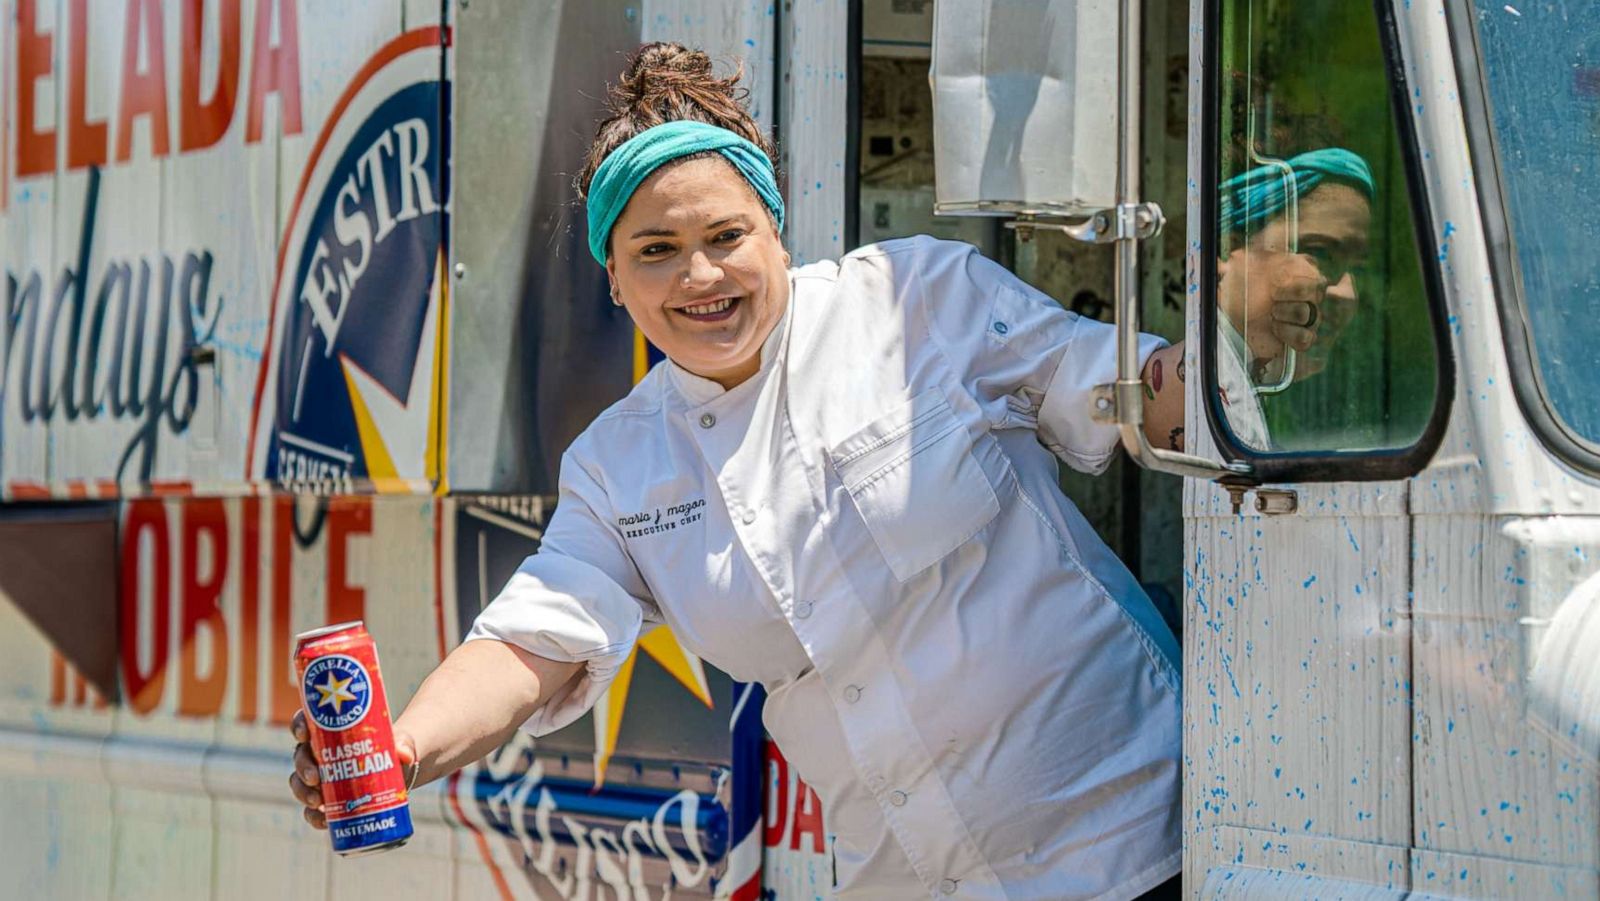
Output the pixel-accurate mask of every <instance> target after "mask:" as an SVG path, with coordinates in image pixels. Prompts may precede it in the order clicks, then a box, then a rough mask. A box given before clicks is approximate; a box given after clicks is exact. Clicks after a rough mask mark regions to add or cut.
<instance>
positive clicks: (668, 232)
mask: <svg viewBox="0 0 1600 901" xmlns="http://www.w3.org/2000/svg"><path fill="white" fill-rule="evenodd" d="M677 234H678V233H677V232H675V231H673V230H672V229H670V228H641V229H639V230H638V231H636V232H634V233H633V234H631V235H629V236H628V240H629V241H632V240H633V239H634V238H672V237H676V236H677Z"/></svg>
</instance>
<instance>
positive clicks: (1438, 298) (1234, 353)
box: [1184, 0, 1456, 897]
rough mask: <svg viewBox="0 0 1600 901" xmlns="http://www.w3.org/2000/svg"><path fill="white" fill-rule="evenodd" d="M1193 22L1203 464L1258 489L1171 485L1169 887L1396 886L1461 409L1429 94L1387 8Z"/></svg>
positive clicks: (1198, 423)
mask: <svg viewBox="0 0 1600 901" xmlns="http://www.w3.org/2000/svg"><path fill="white" fill-rule="evenodd" d="M1195 8H1196V10H1197V12H1198V21H1197V23H1196V24H1197V25H1199V26H1200V28H1198V29H1196V30H1195V32H1194V35H1195V38H1194V44H1193V55H1192V57H1191V74H1192V79H1191V90H1192V97H1193V98H1194V105H1193V107H1192V109H1195V110H1196V111H1197V112H1198V115H1197V116H1195V118H1194V120H1193V121H1192V123H1191V127H1192V130H1191V136H1192V144H1193V147H1194V152H1195V157H1194V158H1193V161H1192V168H1191V182H1190V184H1191V195H1190V204H1189V211H1190V227H1189V239H1190V240H1189V246H1190V248H1191V257H1190V266H1189V271H1190V272H1191V273H1192V279H1193V281H1192V282H1191V285H1190V288H1191V292H1192V294H1191V296H1193V297H1195V298H1197V301H1196V303H1195V304H1192V305H1191V307H1190V311H1191V317H1192V322H1191V326H1190V333H1189V338H1190V341H1191V345H1190V346H1191V348H1192V352H1191V356H1190V361H1191V362H1190V371H1191V372H1194V371H1198V373H1199V377H1198V378H1194V377H1191V378H1190V379H1189V382H1188V383H1189V385H1190V391H1189V397H1190V403H1191V409H1190V422H1189V425H1190V434H1192V435H1195V436H1196V439H1197V440H1196V441H1195V442H1194V443H1193V444H1192V445H1191V449H1192V450H1194V451H1195V452H1197V453H1199V454H1202V455H1207V456H1213V457H1220V458H1222V459H1226V460H1229V461H1233V462H1236V463H1245V464H1247V465H1248V466H1249V467H1250V469H1251V471H1252V474H1251V476H1250V479H1251V480H1252V481H1254V482H1256V483H1258V485H1259V487H1257V488H1256V490H1255V491H1254V493H1253V495H1252V494H1247V493H1245V492H1244V491H1242V490H1241V486H1239V485H1236V486H1235V487H1234V489H1233V490H1232V491H1231V492H1230V491H1229V490H1227V489H1225V488H1224V487H1223V486H1219V485H1217V484H1215V483H1205V482H1200V481H1191V482H1189V483H1188V489H1187V491H1186V495H1185V505H1184V520H1185V530H1184V531H1185V535H1184V538H1185V540H1184V546H1185V567H1184V569H1185V575H1184V578H1185V592H1184V614H1185V629H1184V669H1185V696H1184V728H1185V732H1184V759H1185V789H1184V792H1185V798H1184V801H1185V811H1184V813H1185V823H1186V834H1185V849H1186V853H1185V870H1184V881H1185V885H1186V888H1187V889H1188V891H1189V892H1190V893H1191V894H1193V893H1196V892H1198V893H1199V894H1200V895H1202V896H1205V897H1221V896H1233V895H1238V894H1245V893H1249V892H1257V893H1264V894H1261V896H1263V897H1265V896H1278V895H1281V894H1292V895H1295V896H1305V897H1333V896H1336V895H1340V894H1344V895H1346V896H1348V894H1349V889H1347V888H1345V886H1346V885H1361V886H1364V887H1366V888H1364V889H1362V890H1363V891H1364V892H1370V894H1366V893H1364V894H1362V895H1361V896H1362V897H1403V896H1404V894H1405V892H1406V891H1408V890H1409V889H1410V888H1411V887H1412V885H1413V876H1414V874H1412V872H1411V847H1412V846H1413V844H1414V843H1416V842H1418V841H1419V837H1423V836H1427V835H1429V834H1431V832H1432V831H1433V830H1434V828H1435V826H1434V824H1433V823H1431V822H1426V821H1425V820H1426V819H1427V818H1428V817H1431V813H1426V812H1425V811H1427V810H1428V808H1427V807H1426V806H1425V805H1422V804H1421V803H1420V802H1419V801H1418V800H1417V797H1416V796H1417V777H1416V769H1417V763H1416V760H1417V751H1416V746H1415V745H1414V744H1413V739H1414V733H1415V732H1416V731H1417V730H1418V728H1419V724H1418V721H1417V719H1416V717H1415V716H1414V713H1415V707H1414V702H1415V698H1414V684H1415V681H1416V678H1417V673H1418V671H1419V667H1420V666H1421V662H1420V661H1419V660H1418V657H1417V651H1416V649H1415V642H1416V640H1417V639H1416V635H1415V631H1414V630H1415V629H1416V628H1420V625H1414V615H1413V611H1414V610H1415V609H1419V608H1421V607H1422V606H1424V605H1426V604H1431V603H1433V601H1432V599H1424V598H1422V597H1421V596H1420V594H1419V591H1420V589H1419V588H1418V584H1419V583H1418V575H1417V574H1418V572H1419V570H1420V569H1421V568H1422V567H1423V566H1424V563H1423V561H1422V560H1420V559H1419V554H1420V548H1419V545H1418V544H1417V541H1416V533H1417V530H1418V529H1419V528H1421V526H1420V525H1419V520H1418V519H1417V518H1416V517H1415V516H1414V513H1415V509H1416V507H1417V505H1418V504H1419V503H1421V501H1419V495H1422V494H1426V493H1427V492H1428V490H1429V485H1428V482H1427V481H1426V478H1427V474H1428V470H1425V469H1424V467H1425V466H1427V465H1428V464H1429V461H1430V460H1433V459H1434V458H1435V452H1436V450H1437V449H1438V448H1439V446H1440V442H1441V439H1442V438H1443V436H1444V433H1445V429H1446V423H1447V420H1448V417H1449V413H1450V408H1451V401H1452V399H1453V397H1454V396H1455V395H1456V385H1455V382H1454V375H1453V369H1452V354H1451V349H1450V345H1449V342H1450V332H1449V331H1448V329H1449V323H1450V322H1453V321H1454V317H1451V318H1450V319H1449V320H1447V319H1446V318H1445V316H1444V315H1443V312H1442V311H1443V306H1442V304H1443V298H1442V293H1441V274H1440V266H1439V265H1438V263H1439V261H1442V260H1446V259H1447V254H1448V252H1449V246H1450V234H1451V233H1450V231H1449V229H1448V226H1446V227H1445V228H1444V230H1443V231H1442V232H1438V231H1436V230H1435V225H1434V223H1435V221H1436V217H1435V216H1433V215H1432V214H1431V213H1430V210H1429V207H1428V205H1427V202H1426V199H1425V197H1424V193H1423V191H1422V184H1421V180H1420V178H1419V172H1420V170H1421V169H1422V167H1423V166H1425V165H1427V162H1426V160H1425V158H1424V157H1423V156H1422V155H1421V154H1420V153H1419V151H1418V149H1417V146H1416V140H1415V138H1414V137H1413V130H1412V117H1413V115H1414V112H1415V111H1414V109H1413V108H1414V107H1416V108H1417V109H1420V104H1421V103H1422V101H1421V100H1419V99H1417V98H1418V97H1419V96H1420V94H1413V88H1414V86H1413V85H1412V84H1411V83H1410V77H1411V76H1410V73H1409V72H1408V70H1406V69H1404V68H1402V67H1401V66H1399V65H1398V64H1397V63H1396V60H1398V59H1399V58H1400V57H1399V49H1398V47H1397V43H1396V38H1395V27H1396V25H1395V22H1394V21H1393V16H1394V15H1395V13H1394V12H1393V11H1392V10H1391V9H1390V7H1389V5H1388V4H1360V3H1341V2H1333V0H1315V2H1295V3H1289V2H1286V0H1216V2H1206V3H1199V4H1196V5H1195ZM1436 465H1442V462H1441V463H1440V464H1436ZM1419 472H1420V473H1422V475H1418V474H1419ZM1434 728H1435V729H1440V728H1447V726H1446V724H1444V723H1436V724H1435V725H1434ZM1374 887H1375V888H1374Z"/></svg>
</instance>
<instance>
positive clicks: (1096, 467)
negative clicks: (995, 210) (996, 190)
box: [914, 240, 1167, 472]
mask: <svg viewBox="0 0 1600 901" xmlns="http://www.w3.org/2000/svg"><path fill="white" fill-rule="evenodd" d="M919 249H920V250H921V251H922V253H923V254H925V256H926V259H924V260H922V261H919V262H918V265H916V266H915V267H914V271H916V272H917V273H918V274H919V283H920V290H919V291H918V292H917V293H918V294H919V295H920V300H921V301H922V303H923V305H924V309H925V310H926V312H927V318H928V326H929V331H930V333H931V334H932V336H933V338H934V339H935V341H937V342H938V344H939V345H940V347H941V349H942V350H943V352H944V354H945V356H946V357H947V358H948V359H949V360H950V362H951V364H952V366H953V367H954V368H955V369H956V371H957V373H958V374H959V376H960V378H961V379H962V381H963V382H964V383H965V387H966V388H967V390H968V392H969V393H970V394H971V395H972V396H973V397H974V399H976V400H977V402H978V404H979V405H980V406H982V407H983V408H984V409H985V411H987V412H988V414H989V419H990V421H991V422H992V423H993V424H994V426H995V427H996V428H1019V427H1020V428H1033V429H1036V430H1037V432H1038V435H1039V440H1040V442H1041V443H1042V444H1044V446H1045V447H1047V448H1049V449H1050V450H1051V452H1053V453H1054V454H1055V455H1056V456H1057V457H1059V458H1060V459H1061V460H1062V461H1064V462H1066V463H1067V464H1068V465H1070V466H1072V467H1073V468H1074V469H1079V470H1083V471H1085V472H1099V471H1101V470H1103V469H1104V468H1105V467H1106V464H1107V463H1108V462H1109V461H1110V459H1111V456H1112V454H1113V453H1115V451H1116V448H1117V442H1118V438H1119V436H1118V432H1117V429H1116V427H1115V426H1111V425H1106V424H1103V423H1097V422H1095V421H1094V419H1093V415H1092V409H1093V407H1092V404H1093V392H1094V388H1095V386H1096V385H1101V384H1105V383H1108V382H1112V381H1114V380H1115V379H1116V376H1117V342H1116V328H1115V327H1114V326H1112V325H1110V324H1108V323H1104V322H1098V321H1096V320H1093V319H1088V318H1085V317H1083V316H1079V315H1078V314H1076V313H1073V312H1070V311H1068V310H1065V309H1062V307H1061V305H1060V304H1058V303H1056V301H1055V300H1053V299H1052V298H1050V297H1049V296H1048V295H1045V294H1043V293H1041V292H1039V291H1037V290H1035V289H1034V288H1033V287H1031V286H1029V285H1028V284H1027V283H1026V282H1024V281H1022V280H1021V279H1019V278H1017V276H1016V275H1014V274H1013V273H1011V272H1010V271H1008V270H1007V269H1005V268H1004V267H1002V266H1001V265H1000V264H998V263H995V262H994V261H992V260H990V259H988V258H986V257H984V256H983V255H982V254H980V253H978V251H977V249H976V248H973V247H972V246H970V245H965V244H958V243H955V242H944V241H932V240H928V241H926V242H923V243H921V244H920V245H919ZM1166 344H1167V342H1166V341H1165V340H1163V339H1162V338H1159V337H1157V336H1155V335H1141V336H1140V338H1139V365H1140V367H1141V368H1142V367H1143V366H1144V362H1145V360H1146V359H1147V358H1148V357H1149V356H1150V354H1152V353H1154V352H1155V351H1156V350H1158V349H1160V348H1162V347H1165V346H1166Z"/></svg>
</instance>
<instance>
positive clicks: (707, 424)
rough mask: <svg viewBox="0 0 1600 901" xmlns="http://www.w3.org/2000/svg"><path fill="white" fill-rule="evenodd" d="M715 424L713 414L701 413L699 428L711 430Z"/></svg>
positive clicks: (715, 419) (715, 418) (714, 415)
mask: <svg viewBox="0 0 1600 901" xmlns="http://www.w3.org/2000/svg"><path fill="white" fill-rule="evenodd" d="M716 424H717V417H716V414H713V413H702V414H701V415H700V428H702V429H709V428H711V427H712V426H714V425H716Z"/></svg>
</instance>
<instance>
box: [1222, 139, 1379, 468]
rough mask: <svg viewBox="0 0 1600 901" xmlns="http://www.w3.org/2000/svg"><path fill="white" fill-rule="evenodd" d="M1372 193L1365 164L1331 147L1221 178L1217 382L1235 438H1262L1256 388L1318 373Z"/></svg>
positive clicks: (1342, 314)
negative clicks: (1222, 180)
mask: <svg viewBox="0 0 1600 901" xmlns="http://www.w3.org/2000/svg"><path fill="white" fill-rule="evenodd" d="M1373 190H1374V189H1373V183H1372V172H1371V170H1370V169H1369V168H1368V167H1367V163H1366V161H1365V160H1363V159H1362V158H1361V157H1360V156H1358V155H1356V154H1354V153H1352V152H1350V151H1348V150H1345V149H1343V148H1339V147H1328V148H1323V149H1321V150H1312V151H1309V152H1307V153H1302V154H1300V155H1298V156H1294V157H1290V158H1288V159H1286V160H1274V159H1269V160H1268V161H1267V162H1265V163H1263V164H1262V165H1259V166H1257V167H1255V168H1253V169H1249V170H1247V171H1245V172H1243V173H1240V174H1239V175H1236V176H1234V177H1232V178H1230V179H1228V180H1227V181H1225V182H1223V183H1222V185H1221V187H1220V189H1219V193H1220V195H1221V221H1220V222H1219V224H1218V228H1219V231H1220V233H1221V234H1220V237H1221V242H1220V243H1221V249H1222V258H1221V259H1220V260H1218V261H1217V279H1218V285H1217V303H1218V304H1219V306H1220V307H1221V310H1222V313H1223V315H1222V316H1221V317H1219V319H1218V348H1219V349H1218V354H1217V370H1218V372H1217V381H1218V385H1219V387H1220V388H1221V389H1222V400H1223V404H1224V406H1225V407H1226V408H1227V410H1228V421H1229V425H1230V426H1231V427H1232V428H1233V431H1234V433H1235V435H1237V436H1238V437H1239V439H1240V440H1242V441H1244V442H1245V443H1247V444H1251V445H1254V446H1256V447H1268V446H1270V445H1271V441H1270V439H1269V437H1268V435H1267V429H1266V424H1265V421H1264V419H1263V417H1262V414H1261V405H1260V403H1259V401H1258V400H1257V398H1256V395H1257V394H1258V393H1261V392H1263V391H1271V390H1274V389H1275V388H1276V389H1279V390H1281V389H1282V388H1284V387H1287V386H1288V385H1289V384H1291V383H1292V382H1293V381H1295V380H1297V379H1302V378H1305V377H1306V376H1309V375H1313V374H1315V373H1316V372H1317V371H1319V370H1320V369H1321V368H1322V366H1323V364H1324V363H1325V362H1326V359H1327V354H1326V350H1327V348H1328V347H1329V346H1331V345H1332V343H1333V341H1334V340H1335V339H1336V338H1337V337H1338V334H1339V332H1340V331H1342V330H1343V329H1344V327H1345V326H1346V325H1347V324H1348V323H1349V322H1350V319H1351V318H1352V317H1353V316H1354V315H1355V312H1356V303H1357V298H1356V286H1355V276H1354V272H1355V271H1356V270H1357V269H1359V268H1360V266H1361V265H1362V264H1364V263H1365V261H1366V256H1367V231H1368V227H1369V225H1370V223H1371V219H1372V210H1371V205H1370V204H1371V200H1372V196H1373Z"/></svg>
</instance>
